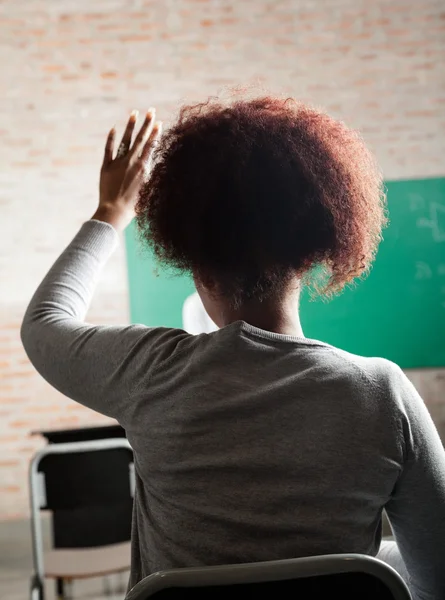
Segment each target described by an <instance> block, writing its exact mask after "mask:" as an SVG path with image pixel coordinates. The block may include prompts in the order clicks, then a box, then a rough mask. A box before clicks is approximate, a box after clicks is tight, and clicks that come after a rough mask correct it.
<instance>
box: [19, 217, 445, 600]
mask: <svg viewBox="0 0 445 600" xmlns="http://www.w3.org/2000/svg"><path fill="white" fill-rule="evenodd" d="M117 242H118V236H117V234H116V232H115V231H114V229H113V228H112V227H111V226H110V225H107V224H105V223H101V222H98V221H89V222H87V223H86V224H84V225H83V227H82V229H81V230H80V232H79V233H78V234H77V236H76V237H75V238H74V240H73V241H72V242H71V244H70V245H69V246H68V248H67V249H66V250H65V251H64V252H63V254H62V255H61V256H60V258H59V259H58V260H57V261H56V263H55V264H54V266H53V267H52V269H51V270H50V271H49V273H48V275H47V276H46V277H45V279H44V280H43V282H42V283H41V285H40V286H39V288H38V290H37V292H36V294H35V295H34V297H33V299H32V301H31V303H30V306H29V308H28V310H27V313H26V316H25V319H24V322H23V326H22V340H23V344H24V346H25V349H26V352H27V353H28V356H29V358H30V360H31V361H32V363H33V365H34V366H35V368H36V369H37V370H38V371H39V373H40V374H41V375H42V376H43V377H44V378H45V379H46V380H47V381H48V382H49V383H50V384H51V385H53V386H54V387H55V388H57V389H58V390H60V391H61V392H62V393H63V394H65V395H66V396H68V397H70V398H72V399H74V400H76V401H77V402H80V403H81V404H84V405H85V406H88V407H90V408H92V409H94V410H96V411H98V412H100V413H103V414H105V415H109V416H111V417H114V418H116V419H117V420H118V421H119V422H120V423H121V424H122V426H123V427H124V428H125V430H126V432H127V436H128V439H129V441H130V443H131V445H132V447H133V449H134V453H135V470H136V496H135V511H134V522H133V536H132V553H133V554H132V570H131V584H135V583H136V582H137V581H139V580H140V579H141V578H142V577H144V576H146V575H148V574H149V573H151V572H153V571H155V570H158V569H166V568H170V567H181V566H195V565H211V564H220V563H234V562H244V561H246V562H248V561H261V560H270V559H281V558H290V557H299V556H306V555H316V554H325V553H336V552H358V553H363V554H369V555H376V554H377V552H378V550H379V546H380V541H381V518H382V510H383V509H384V508H385V509H386V511H387V513H388V516H389V519H390V521H391V525H392V528H393V531H394V535H395V538H396V541H397V544H398V547H399V549H400V554H401V556H402V558H403V561H404V563H405V565H406V568H407V570H408V573H409V577H410V586H411V590H412V592H413V595H414V597H415V598H418V599H422V600H423V599H427V598H428V599H433V598H434V599H435V600H439V599H443V598H445V453H444V449H443V446H442V443H441V441H440V439H439V436H438V433H437V431H436V428H435V426H434V424H433V422H432V420H431V417H430V415H429V413H428V411H427V409H426V407H425V405H424V403H423V401H422V400H421V398H420V397H419V395H418V394H417V392H416V390H415V389H414V387H413V386H412V384H411V383H410V382H409V380H408V379H407V378H406V376H405V375H404V374H403V372H402V371H401V370H400V369H399V368H398V367H397V366H396V365H395V364H393V363H391V362H389V361H387V360H384V359H381V358H364V357H361V356H355V355H352V354H349V353H347V352H344V351H342V350H339V349H338V348H334V347H332V346H329V345H328V344H325V343H322V342H319V341H316V340H312V339H306V338H293V337H290V336H284V335H278V334H275V333H270V332H267V331H263V330H260V329H257V328H255V327H252V326H250V325H248V324H246V323H244V322H237V323H233V324H231V325H229V326H227V327H225V328H223V329H221V330H219V331H217V332H214V333H211V334H203V335H197V336H192V335H189V334H187V333H185V332H184V331H181V330H178V329H169V328H149V327H146V326H144V325H131V326H129V325H123V326H122V327H117V326H116V327H115V326H110V327H104V326H94V325H90V324H87V323H85V322H84V318H85V314H86V311H87V308H88V305H89V303H90V300H91V296H92V294H93V292H94V288H95V284H96V280H97V276H98V274H99V272H100V270H101V268H102V266H103V265H104V263H105V262H106V261H107V259H108V257H109V255H110V254H111V252H112V251H113V249H114V247H115V246H116V244H117ZM401 301H403V299H401ZM389 334H390V333H389ZM400 343H411V342H410V340H400Z"/></svg>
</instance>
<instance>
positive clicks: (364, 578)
mask: <svg viewBox="0 0 445 600" xmlns="http://www.w3.org/2000/svg"><path fill="white" fill-rule="evenodd" d="M237 593H239V594H240V595H242V594H244V593H246V595H248V597H254V595H258V597H264V598H267V597H277V598H280V600H286V599H287V598H289V600H295V598H297V597H298V598H299V599H301V600H312V599H313V598H317V600H327V599H330V598H335V599H336V598H341V599H342V600H357V599H358V598H359V599H360V600H411V595H410V593H409V591H408V588H407V586H406V584H405V583H404V581H403V580H402V578H401V577H400V576H399V574H398V573H396V571H395V570H394V569H393V568H392V567H390V566H388V565H386V564H385V563H383V562H382V561H380V560H378V559H376V558H373V557H370V556H363V555H360V554H332V555H325V556H313V557H304V558H296V559H289V560H278V561H270V562H261V563H249V564H239V565H223V566H216V567H202V568H201V567H200V568H197V567H195V568H190V569H174V570H170V571H160V572H158V573H153V574H152V575H149V576H148V577H146V578H145V579H143V580H142V581H140V582H139V583H138V584H137V585H136V586H135V587H134V588H133V589H132V590H131V591H130V592H129V593H128V594H127V596H126V600H147V599H148V598H152V597H153V598H155V599H156V600H192V599H193V600H205V599H206V598H207V599H208V598H209V597H211V598H212V600H223V599H226V598H227V597H228V595H229V594H230V595H235V596H236V595H237Z"/></svg>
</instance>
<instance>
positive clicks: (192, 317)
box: [182, 292, 218, 335]
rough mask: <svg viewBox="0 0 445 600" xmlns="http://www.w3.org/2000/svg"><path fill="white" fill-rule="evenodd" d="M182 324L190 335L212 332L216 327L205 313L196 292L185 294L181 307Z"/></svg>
mask: <svg viewBox="0 0 445 600" xmlns="http://www.w3.org/2000/svg"><path fill="white" fill-rule="evenodd" d="M182 324H183V327H184V330H185V331H187V333H191V334H192V335H198V334H200V333H212V331H216V330H217V329H218V327H217V326H216V325H215V323H214V322H213V321H212V319H211V318H210V317H209V315H208V314H207V313H206V309H205V308H204V305H203V303H202V301H201V298H200V297H199V294H198V292H194V293H193V294H190V296H187V298H186V299H185V302H184V306H183V307H182Z"/></svg>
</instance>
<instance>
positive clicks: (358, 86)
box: [0, 0, 445, 518]
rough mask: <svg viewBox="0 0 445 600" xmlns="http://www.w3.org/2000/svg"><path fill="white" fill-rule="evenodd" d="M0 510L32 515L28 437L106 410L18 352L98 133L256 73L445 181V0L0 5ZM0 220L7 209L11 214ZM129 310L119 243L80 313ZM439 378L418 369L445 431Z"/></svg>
mask: <svg viewBox="0 0 445 600" xmlns="http://www.w3.org/2000/svg"><path fill="white" fill-rule="evenodd" d="M0 31H1V35H0V61H1V65H2V68H1V70H0V88H1V90H2V92H1V95H0V169H1V171H0V173H1V175H0V207H1V217H2V218H1V220H0V239H1V243H0V281H1V282H2V288H1V289H2V293H1V298H0V315H1V316H0V376H1V379H0V386H1V387H0V394H1V402H0V518H12V517H16V516H23V515H24V514H26V512H27V491H26V487H27V484H26V470H27V464H28V460H29V457H30V455H31V454H32V452H33V451H35V449H36V448H37V447H38V446H39V445H40V444H41V442H40V440H39V439H36V438H30V437H29V435H28V434H29V432H30V431H32V430H35V429H39V428H52V427H57V426H62V427H64V426H77V425H80V424H91V423H93V422H104V421H105V420H106V419H105V418H104V417H101V416H100V415H96V414H94V413H92V412H91V411H88V410H86V409H83V408H81V407H79V406H77V405H75V404H74V403H72V402H71V401H68V400H67V399H66V398H63V397H62V396H61V395H60V394H58V393H57V392H55V391H54V390H52V389H51V388H50V387H49V386H48V385H47V384H46V383H45V382H44V381H43V380H41V379H40V378H39V376H38V375H37V374H35V373H34V371H33V369H32V368H31V367H30V365H29V363H28V361H27V359H26V357H25V354H24V352H23V350H22V348H21V347H20V341H19V325H20V321H21V318H22V315H23V311H24V309H25V306H26V304H27V302H28V300H29V298H30V295H31V293H32V292H33V290H34V288H35V286H36V285H37V283H38V282H39V280H40V279H41V277H42V276H43V274H44V272H45V271H46V270H47V269H48V267H49V266H50V264H51V263H52V261H53V260H54V259H55V258H56V256H57V255H58V253H59V252H60V250H61V249H62V247H63V246H64V245H65V244H66V243H67V242H68V241H69V240H70V238H71V237H72V235H74V233H75V232H76V230H77V228H78V226H79V225H80V224H81V222H82V221H83V220H85V219H86V218H88V217H89V216H90V215H91V214H92V213H93V211H94V209H95V202H96V199H97V179H98V167H99V164H100V159H101V154H102V146H103V140H104V134H105V133H106V132H107V130H108V129H109V127H110V126H111V125H112V124H113V123H118V124H123V123H124V121H125V117H126V113H127V111H129V110H130V109H131V108H139V109H140V110H144V109H146V108H147V107H148V106H151V105H156V106H157V107H158V111H159V114H160V116H162V117H163V118H164V119H166V120H168V118H169V115H171V113H172V110H173V109H175V108H176V107H177V105H178V104H179V103H180V102H181V101H182V100H184V99H187V98H188V99H190V98H191V99H200V98H203V97H205V96H207V95H210V94H215V93H216V92H218V90H219V89H221V88H222V87H224V86H226V85H227V84H230V85H232V84H240V83H243V82H246V81H252V80H255V79H256V80H259V81H261V82H263V83H264V85H266V86H267V87H268V88H270V89H272V90H276V91H278V92H283V91H284V92H287V93H290V94H292V95H295V96H298V97H300V98H301V99H304V100H310V101H311V102H313V103H315V104H318V105H321V106H324V107H325V108H326V109H327V110H329V111H330V112H331V113H332V114H333V115H335V116H339V117H342V118H344V119H345V120H346V121H348V123H350V124H352V125H354V126H357V127H359V128H360V129H361V130H362V131H363V133H364V135H365V137H366V138H367V140H368V141H369V143H370V144H371V146H372V147H373V148H374V150H375V152H376V153H377V155H378V158H379V160H380V162H381V164H382V165H383V168H384V171H385V175H386V177H388V178H398V177H415V176H428V175H444V174H445V163H444V161H443V157H444V156H445V73H444V71H443V58H444V50H445V7H444V5H443V3H442V1H441V0H437V1H436V0H423V1H422V2H419V1H417V0H374V2H369V1H368V0H300V1H299V2H296V1H295V0H269V1H267V0H255V1H253V0H252V2H228V1H223V0H208V1H205V0H176V1H175V0H162V1H159V0H152V1H141V0H140V1H139V0H95V1H94V2H91V1H88V2H87V1H86V0H76V1H74V0H4V1H3V2H2V3H1V4H0ZM5 215H6V218H5ZM89 318H90V319H91V320H95V321H98V322H104V323H105V322H106V323H117V322H122V321H126V320H127V319H128V309H127V287H126V275H125V269H124V260H123V251H122V250H121V251H120V252H119V253H117V254H116V256H115V257H114V258H113V259H112V261H111V263H110V264H109V265H108V267H107V269H106V272H105V274H104V277H103V281H102V283H101V286H100V291H99V293H98V294H97V296H96V298H95V300H94V304H93V307H92V310H91V313H90V315H89ZM444 373H445V371H424V372H413V373H411V374H410V376H411V377H412V378H413V380H414V382H415V384H416V385H417V387H418V389H419V391H420V392H421V393H422V394H423V396H424V397H425V399H426V401H427V403H428V405H429V407H430V409H431V411H432V413H433V417H434V419H435V420H436V422H437V424H438V425H439V427H440V428H441V431H442V432H444V433H445V405H444V402H445V374H444Z"/></svg>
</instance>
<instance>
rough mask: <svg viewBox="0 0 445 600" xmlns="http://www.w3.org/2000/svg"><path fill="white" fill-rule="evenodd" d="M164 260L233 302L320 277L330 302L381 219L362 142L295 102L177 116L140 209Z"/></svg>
mask: <svg viewBox="0 0 445 600" xmlns="http://www.w3.org/2000/svg"><path fill="white" fill-rule="evenodd" d="M136 213H137V223H138V227H139V231H140V233H141V235H142V238H143V239H144V240H145V241H146V242H148V244H149V245H150V246H151V247H152V248H153V250H154V252H155V254H156V255H157V257H158V259H159V260H160V262H161V264H164V265H167V266H169V267H173V268H174V269H176V270H179V271H181V272H188V273H191V274H193V276H194V278H195V280H197V281H198V282H200V283H203V284H204V285H206V286H207V287H209V288H210V289H212V288H213V289H214V290H215V292H217V293H218V294H221V295H223V296H224V297H226V298H227V299H229V300H230V301H231V302H232V303H233V305H239V304H241V303H243V302H246V301H249V300H250V299H253V298H257V299H259V300H264V299H265V298H266V297H267V296H269V295H271V294H274V293H277V292H278V293H279V292H280V291H281V290H282V289H283V286H285V285H286V284H287V283H288V281H289V280H290V279H291V278H292V277H293V276H295V275H297V276H299V277H301V278H304V279H305V280H306V281H309V280H308V279H307V276H308V274H311V273H313V272H314V267H317V266H318V267H319V268H318V269H316V271H318V272H320V271H322V272H323V273H324V278H323V285H322V286H320V284H318V285H317V284H314V285H315V287H316V288H317V291H318V292H320V293H323V294H326V295H330V294H332V293H334V292H338V291H339V290H341V289H342V288H343V287H344V286H345V285H346V284H347V283H349V282H351V281H352V280H353V279H354V278H355V277H358V276H360V275H362V274H364V273H366V272H367V270H368V269H369V267H370V265H371V263H372V260H373V258H374V255H375V253H376V250H377V246H378V244H379V241H380V239H381V230H382V227H383V225H384V224H385V221H386V216H385V215H386V212H385V195H384V193H383V184H382V176H381V172H380V170H379V169H378V167H377V165H376V162H375V160H374V158H373V156H372V154H371V153H370V152H369V151H368V149H367V148H366V146H365V143H364V142H363V140H362V138H361V137H360V135H359V134H358V133H357V132H355V131H353V130H351V129H348V128H347V127H346V126H345V125H344V124H343V123H341V122H339V121H336V120H334V119H332V118H331V117H329V116H328V115H326V114H324V113H322V112H319V111H317V110H315V109H313V108H310V107H308V106H306V105H304V104H301V103H298V102H296V101H295V100H293V99H289V98H287V99H279V98H273V97H262V98H257V99H254V100H235V101H232V102H231V103H229V104H227V105H226V104H223V103H220V102H219V101H217V100H209V101H208V102H206V103H203V104H199V105H196V106H186V107H184V108H182V109H181V111H180V114H179V119H178V120H177V122H176V124H175V125H174V126H173V127H171V128H170V129H169V130H168V131H167V132H166V133H165V134H164V136H163V138H162V139H161V141H160V144H159V146H158V148H157V150H156V153H155V163H154V167H153V170H152V174H151V177H150V179H149V181H147V182H146V183H145V184H144V185H143V187H142V189H141V193H140V198H139V201H138V204H137V207H136Z"/></svg>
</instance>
